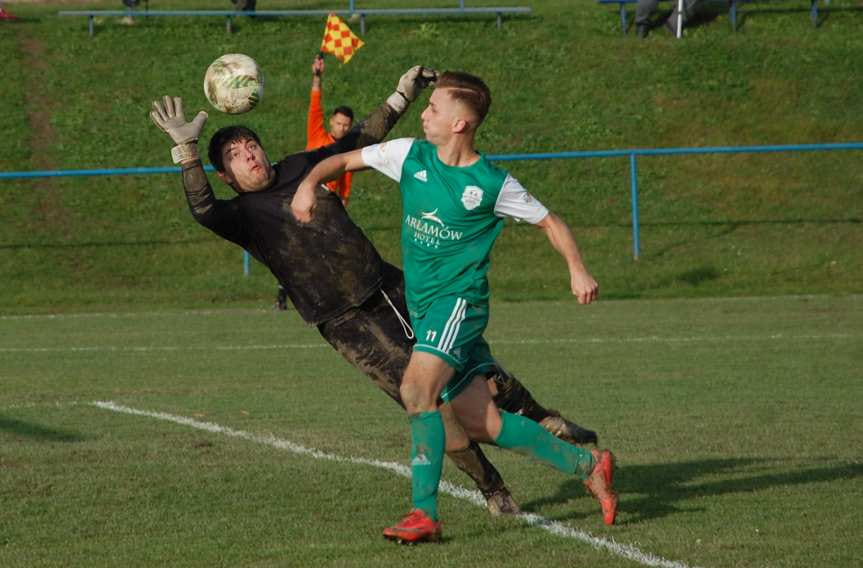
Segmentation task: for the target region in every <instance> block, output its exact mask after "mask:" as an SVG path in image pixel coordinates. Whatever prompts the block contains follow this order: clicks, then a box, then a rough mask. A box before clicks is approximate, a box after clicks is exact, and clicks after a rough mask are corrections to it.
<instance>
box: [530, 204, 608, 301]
mask: <svg viewBox="0 0 863 568" xmlns="http://www.w3.org/2000/svg"><path fill="white" fill-rule="evenodd" d="M537 227H539V228H540V229H542V230H543V231H544V232H545V235H546V237H548V240H549V242H550V243H551V246H553V247H554V249H555V250H556V251H557V252H558V253H560V255H561V256H562V257H563V258H564V259H565V260H566V265H567V267H568V268H569V280H570V288H571V289H572V294H573V296H575V297H576V298H577V299H578V303H579V304H589V303H591V302H593V301H594V300H596V299H597V298H598V297H599V284H597V283H596V280H594V279H593V276H591V275H590V273H589V272H588V271H587V268H586V267H585V266H584V261H583V260H582V258H581V253H580V252H579V250H578V244H576V242H575V237H574V236H573V234H572V231H571V230H570V228H569V225H567V224H566V221H564V220H563V219H561V218H560V217H558V216H557V215H556V214H554V213H552V212H549V214H548V215H546V216H545V218H544V219H543V220H542V221H540V222H539V223H537Z"/></svg>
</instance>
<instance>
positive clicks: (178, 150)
mask: <svg viewBox="0 0 863 568" xmlns="http://www.w3.org/2000/svg"><path fill="white" fill-rule="evenodd" d="M171 159H172V160H174V163H175V164H182V163H183V162H192V161H194V160H197V159H199V156H198V145H197V144H196V143H195V142H189V143H187V144H177V145H176V146H174V147H173V148H171Z"/></svg>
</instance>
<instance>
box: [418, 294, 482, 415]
mask: <svg viewBox="0 0 863 568" xmlns="http://www.w3.org/2000/svg"><path fill="white" fill-rule="evenodd" d="M411 323H412V324H413V326H414V332H415V333H416V338H417V342H416V345H414V351H424V352H426V353H430V354H432V355H434V356H436V357H439V358H440V359H443V360H444V362H446V363H447V364H448V365H449V366H450V367H452V368H453V369H455V375H453V378H452V379H450V381H449V382H448V383H447V384H446V386H445V387H444V389H443V392H441V394H440V397H441V399H443V401H444V402H449V401H450V400H452V399H453V398H455V397H456V396H457V395H458V394H459V393H460V392H462V391H463V390H464V389H465V388H466V387H467V386H468V385H469V384H470V381H471V379H472V378H473V377H474V376H475V375H476V374H478V373H483V372H485V371H487V370H488V369H489V368H491V367H494V365H495V361H494V358H492V356H491V349H490V348H489V346H488V343H486V342H485V339H483V337H482V334H483V332H484V331H485V328H486V326H487V325H488V306H483V305H478V304H471V303H470V302H468V301H467V300H465V299H463V298H458V297H456V296H446V297H444V298H438V299H437V300H435V301H434V303H432V305H431V307H430V308H429V309H428V311H427V312H426V313H425V315H424V316H423V317H422V318H419V319H417V318H414V319H412V320H411Z"/></svg>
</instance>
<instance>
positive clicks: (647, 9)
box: [635, 0, 702, 38]
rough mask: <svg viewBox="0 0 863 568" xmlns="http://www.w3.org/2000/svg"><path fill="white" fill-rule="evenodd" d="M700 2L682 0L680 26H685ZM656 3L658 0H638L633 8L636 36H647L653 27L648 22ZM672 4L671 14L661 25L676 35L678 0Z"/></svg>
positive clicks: (699, 0) (696, 0)
mask: <svg viewBox="0 0 863 568" xmlns="http://www.w3.org/2000/svg"><path fill="white" fill-rule="evenodd" d="M701 2H702V0H683V13H682V14H681V18H680V24H681V26H685V25H686V22H687V21H688V20H690V19H691V18H692V17H693V16H694V15H695V12H696V9H697V8H698V5H699V4H701ZM657 4H659V0H638V6H637V7H636V8H635V31H636V33H637V34H638V37H641V38H644V37H647V34H648V33H650V30H651V28H653V27H654V26H653V24H651V22H650V16H651V14H653V12H654V11H656V6H657ZM672 4H673V5H674V8H673V9H672V11H671V15H669V16H668V18H666V20H665V22H663V24H662V25H663V26H664V27H665V30H666V31H667V32H668V33H670V34H671V35H673V36H676V35H677V14H678V7H679V2H678V0H673V1H672Z"/></svg>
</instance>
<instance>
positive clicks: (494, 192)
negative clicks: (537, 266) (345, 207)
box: [363, 138, 548, 317]
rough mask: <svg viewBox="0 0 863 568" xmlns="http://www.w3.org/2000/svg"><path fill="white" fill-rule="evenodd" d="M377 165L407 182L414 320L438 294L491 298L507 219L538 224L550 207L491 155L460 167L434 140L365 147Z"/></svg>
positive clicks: (407, 257) (405, 221) (405, 239)
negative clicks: (492, 265)
mask: <svg viewBox="0 0 863 568" xmlns="http://www.w3.org/2000/svg"><path fill="white" fill-rule="evenodd" d="M363 161H364V162H365V164H366V165H367V166H369V167H372V168H375V169H376V170H378V171H380V172H382V173H384V174H386V175H387V176H389V177H390V178H392V179H394V180H396V181H398V182H399V186H400V188H401V193H402V231H401V241H402V268H403V270H404V272H405V287H406V289H407V298H408V308H409V309H410V313H411V317H422V316H423V315H424V314H425V313H426V311H427V309H428V307H429V306H430V305H431V303H432V302H433V301H434V300H435V299H436V298H441V297H443V296H458V297H459V298H464V299H465V300H467V301H468V302H473V303H478V304H484V303H487V302H488V296H489V289H488V269H489V257H490V253H491V248H492V246H493V245H494V242H495V240H496V239H497V236H498V235H499V234H500V231H501V229H502V228H503V219H504V217H513V218H515V219H518V220H524V221H527V222H530V223H538V222H540V221H541V220H542V219H544V218H545V216H546V215H548V210H547V209H546V208H545V207H544V206H543V205H542V204H541V203H540V202H539V201H537V200H536V199H534V198H533V197H532V196H531V195H530V194H529V193H528V192H527V190H525V189H524V187H522V185H521V184H520V183H519V182H518V180H516V179H515V178H514V177H512V176H511V175H510V174H509V173H507V172H506V171H505V170H502V169H500V168H497V167H495V166H494V165H492V164H491V162H489V161H488V160H487V159H485V157H484V156H480V158H479V160H477V161H476V162H475V163H473V164H471V165H469V166H464V167H454V166H449V165H447V164H445V163H443V162H442V161H441V160H440V159H439V158H438V155H437V148H436V147H435V146H434V145H433V144H431V143H429V142H428V141H426V140H414V139H412V138H400V139H397V140H392V141H389V142H385V143H383V144H377V145H373V146H369V147H367V148H364V149H363Z"/></svg>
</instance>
